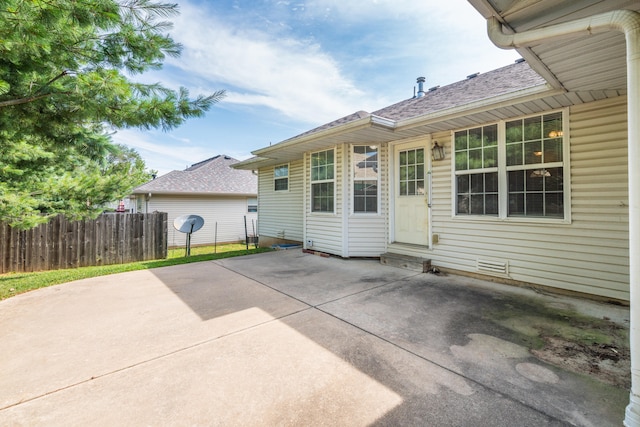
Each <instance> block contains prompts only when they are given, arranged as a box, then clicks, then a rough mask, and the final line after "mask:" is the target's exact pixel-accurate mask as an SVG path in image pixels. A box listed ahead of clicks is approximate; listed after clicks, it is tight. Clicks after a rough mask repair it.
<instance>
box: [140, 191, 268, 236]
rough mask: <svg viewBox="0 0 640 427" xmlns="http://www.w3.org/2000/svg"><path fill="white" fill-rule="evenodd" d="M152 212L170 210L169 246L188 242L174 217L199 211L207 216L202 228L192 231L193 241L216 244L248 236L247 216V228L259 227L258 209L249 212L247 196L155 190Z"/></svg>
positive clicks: (250, 233)
mask: <svg viewBox="0 0 640 427" xmlns="http://www.w3.org/2000/svg"><path fill="white" fill-rule="evenodd" d="M148 211H149V212H154V211H158V212H167V216H168V218H167V220H168V221H167V228H168V229H167V233H168V234H167V240H168V244H169V247H172V246H185V244H186V234H184V233H181V232H179V231H177V230H176V229H175V228H174V227H173V221H174V219H176V218H177V217H179V216H182V215H199V216H201V217H202V218H203V219H204V225H203V226H202V228H201V229H200V230H198V231H197V232H195V233H193V234H192V235H191V245H213V244H214V243H215V242H216V223H217V243H228V242H239V241H244V239H245V234H244V233H245V228H244V217H245V215H246V217H247V232H248V234H249V235H252V234H253V225H256V227H257V219H258V215H257V213H247V197H224V196H216V197H213V196H174V195H162V194H154V195H152V197H151V198H150V199H149V205H148Z"/></svg>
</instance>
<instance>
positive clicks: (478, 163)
mask: <svg viewBox="0 0 640 427" xmlns="http://www.w3.org/2000/svg"><path fill="white" fill-rule="evenodd" d="M481 168H482V150H481V149H477V150H469V169H481Z"/></svg>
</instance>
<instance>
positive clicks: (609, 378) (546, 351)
mask: <svg viewBox="0 0 640 427" xmlns="http://www.w3.org/2000/svg"><path fill="white" fill-rule="evenodd" d="M543 339H544V341H545V346H544V348H542V349H539V350H537V349H532V350H531V353H532V354H533V355H534V356H536V357H537V358H538V359H540V360H543V361H545V362H547V363H550V364H552V365H555V366H558V367H561V368H563V369H567V370H569V371H572V372H576V373H579V374H587V375H590V376H593V377H596V378H598V379H599V380H600V381H603V382H605V383H608V384H611V385H614V386H616V387H620V388H625V389H630V388H631V376H630V374H629V373H630V371H631V362H630V351H629V348H625V347H620V346H617V345H612V344H597V343H592V344H582V343H576V342H569V341H566V340H565V339H562V338H557V337H544V338H543Z"/></svg>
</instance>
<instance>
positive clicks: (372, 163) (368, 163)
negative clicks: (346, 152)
mask: <svg viewBox="0 0 640 427" xmlns="http://www.w3.org/2000/svg"><path fill="white" fill-rule="evenodd" d="M353 212H354V213H364V212H366V213H377V212H378V147H376V146H369V145H354V146H353Z"/></svg>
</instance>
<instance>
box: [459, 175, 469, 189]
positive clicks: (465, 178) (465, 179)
mask: <svg viewBox="0 0 640 427" xmlns="http://www.w3.org/2000/svg"><path fill="white" fill-rule="evenodd" d="M469 179H470V177H469V175H460V176H458V177H456V183H457V185H456V187H457V190H456V192H457V193H458V194H460V193H468V192H469Z"/></svg>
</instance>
